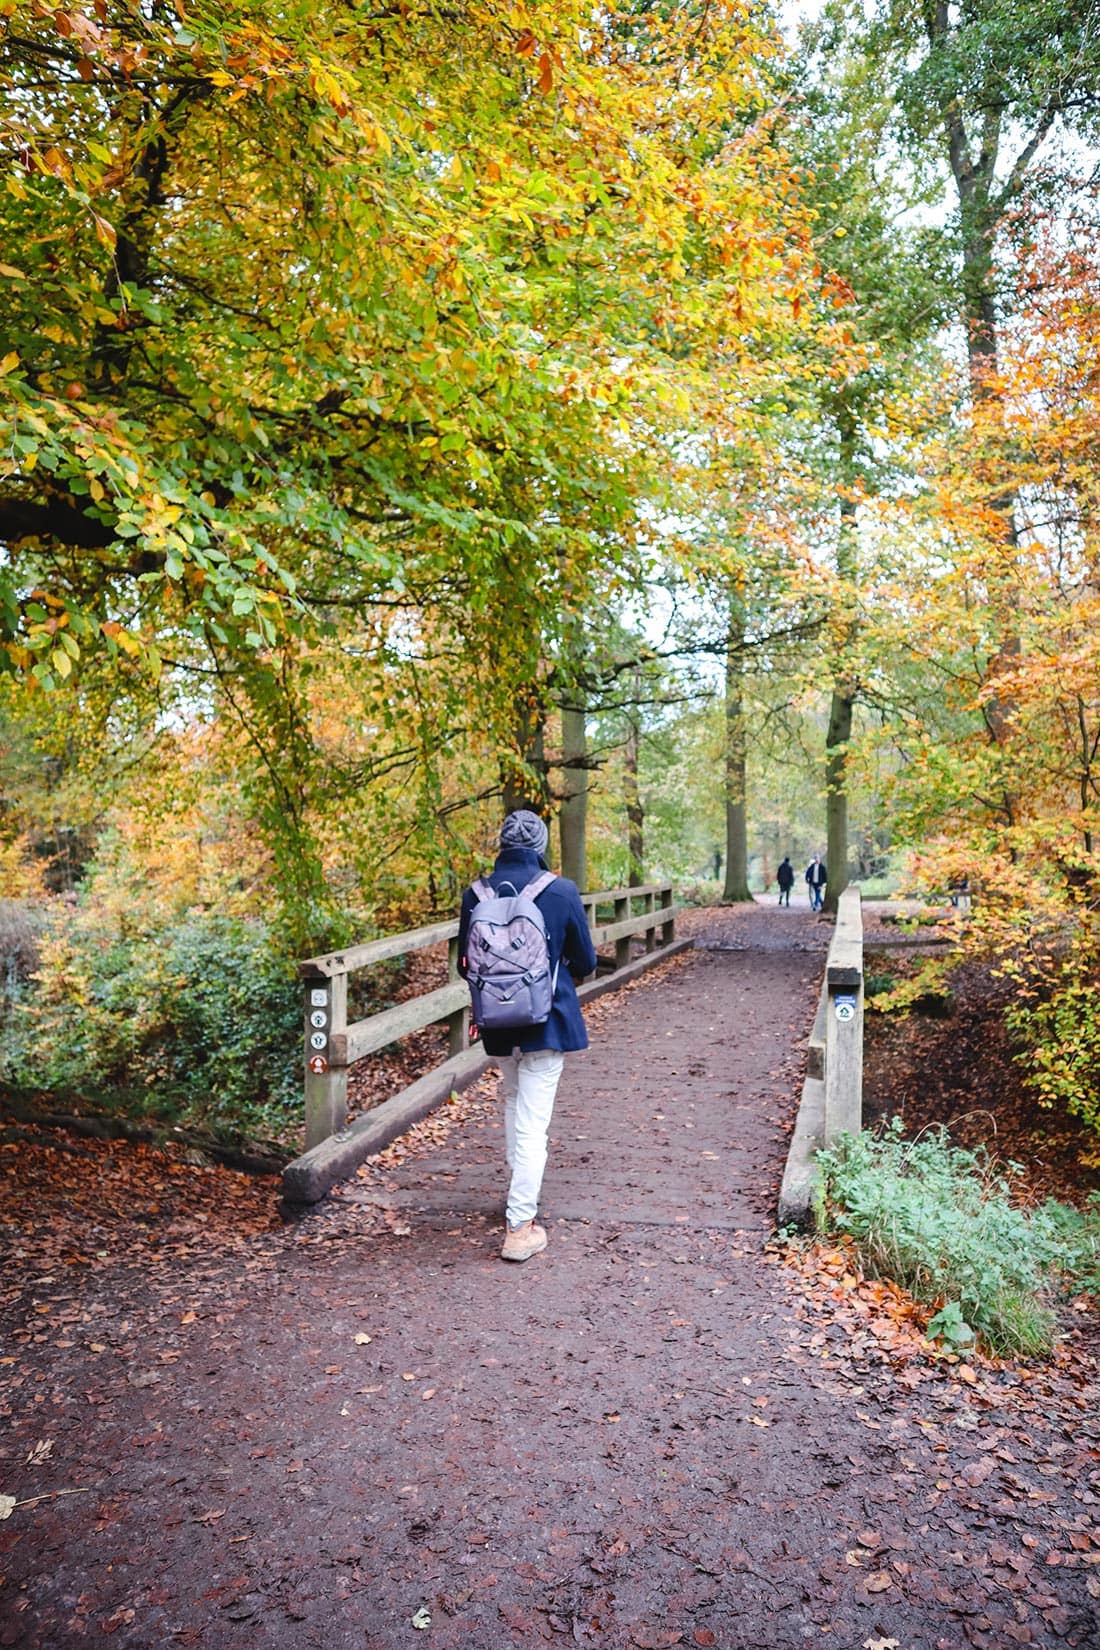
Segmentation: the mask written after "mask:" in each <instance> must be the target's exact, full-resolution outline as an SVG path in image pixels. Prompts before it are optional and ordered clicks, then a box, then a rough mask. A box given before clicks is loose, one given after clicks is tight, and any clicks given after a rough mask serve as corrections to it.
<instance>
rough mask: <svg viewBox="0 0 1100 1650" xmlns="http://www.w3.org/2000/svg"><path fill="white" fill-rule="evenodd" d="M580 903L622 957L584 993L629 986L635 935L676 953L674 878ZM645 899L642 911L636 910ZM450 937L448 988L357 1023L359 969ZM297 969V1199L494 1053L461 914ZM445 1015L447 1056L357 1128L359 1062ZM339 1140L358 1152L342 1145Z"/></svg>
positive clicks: (597, 937)
mask: <svg viewBox="0 0 1100 1650" xmlns="http://www.w3.org/2000/svg"><path fill="white" fill-rule="evenodd" d="M581 900H582V903H583V905H584V908H585V914H586V916H587V918H588V926H589V930H590V932H591V934H592V941H593V944H594V945H595V947H596V949H597V952H598V951H600V949H601V948H605V947H609V946H613V947H614V959H613V961H609V962H608V963H607V965H606V968H605V971H604V972H603V974H602V975H601V976H600V977H599V978H597V977H593V980H592V981H591V982H590V983H588V984H586V985H583V986H581V988H580V991H579V995H580V996H581V997H582V998H583V997H585V996H590V995H594V994H595V990H596V989H599V990H606V989H608V988H609V987H613V986H614V985H617V984H620V983H622V978H623V971H624V970H626V969H627V968H630V969H631V970H632V971H634V970H635V969H637V967H638V962H637V961H635V960H633V959H632V958H631V941H632V940H633V939H634V938H635V937H636V936H641V937H642V939H643V941H644V945H645V951H644V954H643V958H642V959H640V961H641V962H642V963H643V965H645V964H648V963H649V962H650V961H656V960H659V959H660V958H661V957H662V956H665V955H667V954H668V952H669V948H670V947H673V948H676V944H675V941H676V935H675V917H676V912H675V907H674V905H673V896H672V884H671V883H668V882H654V883H645V884H642V885H639V886H637V887H631V888H608V889H601V890H598V891H597V892H595V893H589V894H582V895H581ZM638 904H640V905H641V910H636V909H634V907H635V906H636V905H638ZM443 943H446V944H447V947H448V968H447V973H448V980H447V984H446V985H442V986H439V987H437V988H436V989H435V990H432V991H427V992H423V993H421V994H420V995H418V996H415V997H410V998H409V999H408V1001H407V1002H402V1003H395V1004H393V1005H392V1006H391V1007H388V1008H384V1009H381V1010H379V1012H378V1013H377V1014H369V1015H367V1016H366V1017H365V1018H363V1019H361V1020H356V1021H354V1022H353V1023H352V1024H351V1025H349V1024H348V1018H347V1016H348V978H349V976H350V975H352V974H354V973H356V972H357V971H358V970H360V969H364V968H371V967H373V966H374V965H375V964H377V963H380V962H387V961H389V960H391V959H392V958H395V957H403V956H407V955H408V954H409V953H411V952H413V951H420V950H423V949H425V948H426V947H428V946H433V945H442V944H443ZM298 972H299V974H300V976H301V979H302V985H303V991H304V997H305V1044H306V1050H305V1053H306V1061H305V1064H306V1077H305V1125H306V1152H305V1156H304V1157H300V1158H298V1159H296V1161H295V1162H294V1163H292V1164H290V1165H289V1166H288V1168H287V1170H286V1171H285V1173H284V1176H283V1184H284V1190H285V1191H286V1194H287V1196H288V1197H290V1198H292V1199H295V1200H296V1201H302V1202H313V1201H315V1200H316V1198H318V1197H321V1196H323V1195H324V1192H325V1191H327V1190H328V1188H329V1186H331V1185H333V1184H334V1182H335V1181H336V1180H337V1179H339V1178H340V1176H341V1174H345V1173H349V1172H350V1167H349V1166H348V1165H349V1164H350V1165H351V1166H354V1162H355V1160H356V1153H357V1152H358V1148H359V1146H360V1145H362V1144H363V1143H364V1142H367V1141H369V1142H370V1144H369V1145H368V1146H367V1147H366V1149H365V1150H363V1151H362V1153H361V1154H360V1155H359V1156H358V1161H360V1162H361V1161H362V1159H363V1157H364V1156H367V1155H369V1152H370V1151H377V1150H380V1149H381V1145H380V1144H379V1142H380V1141H381V1140H382V1135H383V1134H384V1133H386V1131H387V1130H388V1131H389V1133H388V1138H389V1139H393V1138H395V1136H396V1135H397V1134H398V1133H400V1132H401V1130H402V1128H407V1127H408V1126H409V1123H410V1122H411V1121H415V1118H416V1116H423V1115H424V1113H425V1112H426V1111H428V1110H430V1108H431V1106H432V1105H436V1104H438V1103H439V1101H440V1100H442V1099H445V1098H446V1096H447V1095H448V1094H450V1093H451V1092H452V1091H453V1090H455V1089H460V1088H462V1087H463V1086H464V1085H465V1084H466V1083H468V1082H471V1081H472V1080H473V1078H474V1077H476V1076H478V1075H479V1074H480V1072H481V1071H482V1070H483V1069H484V1066H485V1065H486V1064H487V1060H486V1056H485V1055H484V1054H483V1052H482V1050H481V1048H480V1046H479V1045H476V1044H475V1045H474V1046H473V1047H471V1046H470V1043H469V1002H470V994H469V990H468V988H467V985H466V982H465V981H464V980H462V979H460V978H459V974H458V923H457V921H452V922H437V923H433V924H431V925H430V926H428V927H425V928H413V929H410V930H407V931H406V932H405V933H402V934H391V935H388V936H387V937H386V938H385V939H380V940H369V941H367V943H366V944H364V945H353V946H349V947H348V948H347V949H346V950H344V951H332V952H329V953H328V954H327V955H326V956H323V957H310V958H308V959H307V960H306V961H305V962H302V963H299V965H298ZM444 1020H445V1021H446V1022H447V1025H448V1057H447V1059H446V1060H445V1061H444V1062H443V1063H442V1064H441V1065H439V1066H437V1067H435V1068H434V1070H433V1071H431V1072H429V1073H427V1074H426V1075H425V1076H424V1077H422V1078H420V1079H418V1081H417V1082H416V1083H413V1084H411V1085H410V1086H409V1088H407V1089H404V1090H402V1092H401V1093H400V1094H398V1095H395V1096H394V1097H393V1098H392V1099H391V1100H387V1101H385V1102H384V1103H383V1105H382V1106H379V1107H376V1108H375V1109H374V1111H372V1112H369V1113H368V1114H367V1115H366V1117H365V1118H361V1119H360V1120H359V1122H358V1123H357V1124H356V1125H355V1127H354V1129H352V1130H348V1129H347V1128H346V1123H347V1093H348V1071H349V1069H350V1067H352V1066H353V1065H354V1064H355V1063H356V1061H358V1060H362V1059H365V1058H367V1056H369V1055H371V1054H375V1053H377V1052H378V1050H379V1049H383V1048H387V1047H389V1045H390V1044H391V1043H394V1042H397V1041H398V1040H399V1039H400V1038H402V1037H407V1036H408V1035H409V1034H410V1033H411V1032H414V1031H420V1030H422V1029H423V1027H425V1026H429V1025H434V1024H436V1023H437V1022H441V1021H444ZM383 1114H385V1115H383ZM333 1142H335V1143H336V1146H338V1147H349V1148H350V1149H349V1150H336V1149H334V1148H333V1147H332V1143H333ZM318 1154H320V1155H318ZM318 1188H320V1189H318Z"/></svg>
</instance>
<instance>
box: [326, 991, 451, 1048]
mask: <svg viewBox="0 0 1100 1650" xmlns="http://www.w3.org/2000/svg"><path fill="white" fill-rule="evenodd" d="M469 1001H470V988H469V986H468V985H467V984H466V981H465V980H455V981H454V983H453V984H451V985H441V986H440V987H439V989H438V990H436V991H426V992H425V993H424V995H423V996H422V997H410V998H409V1000H408V1002H406V1003H395V1004H394V1005H393V1007H392V1008H385V1009H383V1010H382V1012H381V1014H371V1015H369V1016H368V1017H367V1019H365V1020H356V1022H355V1024H354V1025H350V1026H349V1027H348V1029H347V1031H346V1033H345V1034H344V1036H343V1037H342V1038H341V1037H335V1036H334V1037H333V1038H332V1039H331V1042H330V1045H329V1046H330V1048H331V1050H332V1054H331V1061H332V1064H333V1065H340V1066H353V1065H354V1064H355V1062H356V1060H362V1059H363V1057H364V1055H367V1054H376V1053H377V1052H378V1050H379V1049H380V1048H385V1047H386V1045H387V1044H388V1043H395V1042H396V1041H397V1039H398V1038H399V1037H407V1036H408V1035H409V1032H410V1031H420V1030H421V1029H422V1027H424V1026H430V1025H432V1024H433V1023H434V1022H435V1021H436V1020H445V1019H447V1018H448V1016H449V1015H451V1014H454V1013H456V1012H457V1011H458V1010H459V1009H460V1008H464V1007H465V1006H466V1005H467V1004H468V1003H469Z"/></svg>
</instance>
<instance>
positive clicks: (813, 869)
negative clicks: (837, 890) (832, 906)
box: [806, 854, 829, 911]
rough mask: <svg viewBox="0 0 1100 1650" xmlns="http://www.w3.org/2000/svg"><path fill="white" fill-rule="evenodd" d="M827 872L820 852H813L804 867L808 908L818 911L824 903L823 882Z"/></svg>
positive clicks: (827, 877) (827, 876) (826, 880)
mask: <svg viewBox="0 0 1100 1650" xmlns="http://www.w3.org/2000/svg"><path fill="white" fill-rule="evenodd" d="M828 880H829V873H828V871H827V870H826V869H825V861H824V860H823V859H822V857H821V855H820V854H815V855H814V857H813V859H811V861H810V863H809V864H808V865H807V867H806V885H807V887H808V888H809V890H810V910H811V911H820V910H821V907H822V906H823V905H824V904H825V884H826V883H827V882H828Z"/></svg>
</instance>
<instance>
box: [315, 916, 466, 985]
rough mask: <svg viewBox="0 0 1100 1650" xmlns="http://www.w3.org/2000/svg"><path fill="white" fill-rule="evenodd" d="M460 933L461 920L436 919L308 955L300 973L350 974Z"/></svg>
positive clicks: (438, 942)
mask: <svg viewBox="0 0 1100 1650" xmlns="http://www.w3.org/2000/svg"><path fill="white" fill-rule="evenodd" d="M457 933H458V922H457V921H451V922H436V923H432V924H431V926H430V927H428V928H410V929H408V930H407V931H406V932H405V933H403V934H389V935H387V936H386V938H384V939H381V940H368V941H367V943H366V944H365V945H349V946H348V948H347V950H346V951H330V952H329V953H328V955H327V956H324V957H307V958H306V960H305V962H300V963H299V964H298V973H299V974H300V975H301V976H302V978H303V979H304V980H308V979H316V978H318V977H320V978H323V979H330V978H331V977H332V976H333V975H334V974H350V973H352V972H353V971H354V970H355V969H356V968H369V967H370V965H371V963H376V962H385V961H386V960H387V959H388V958H389V957H403V956H404V955H405V952H406V951H421V950H423V948H424V947H425V946H426V945H439V944H441V943H442V941H443V940H449V939H453V938H454V936H455V935H456V934H457Z"/></svg>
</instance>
